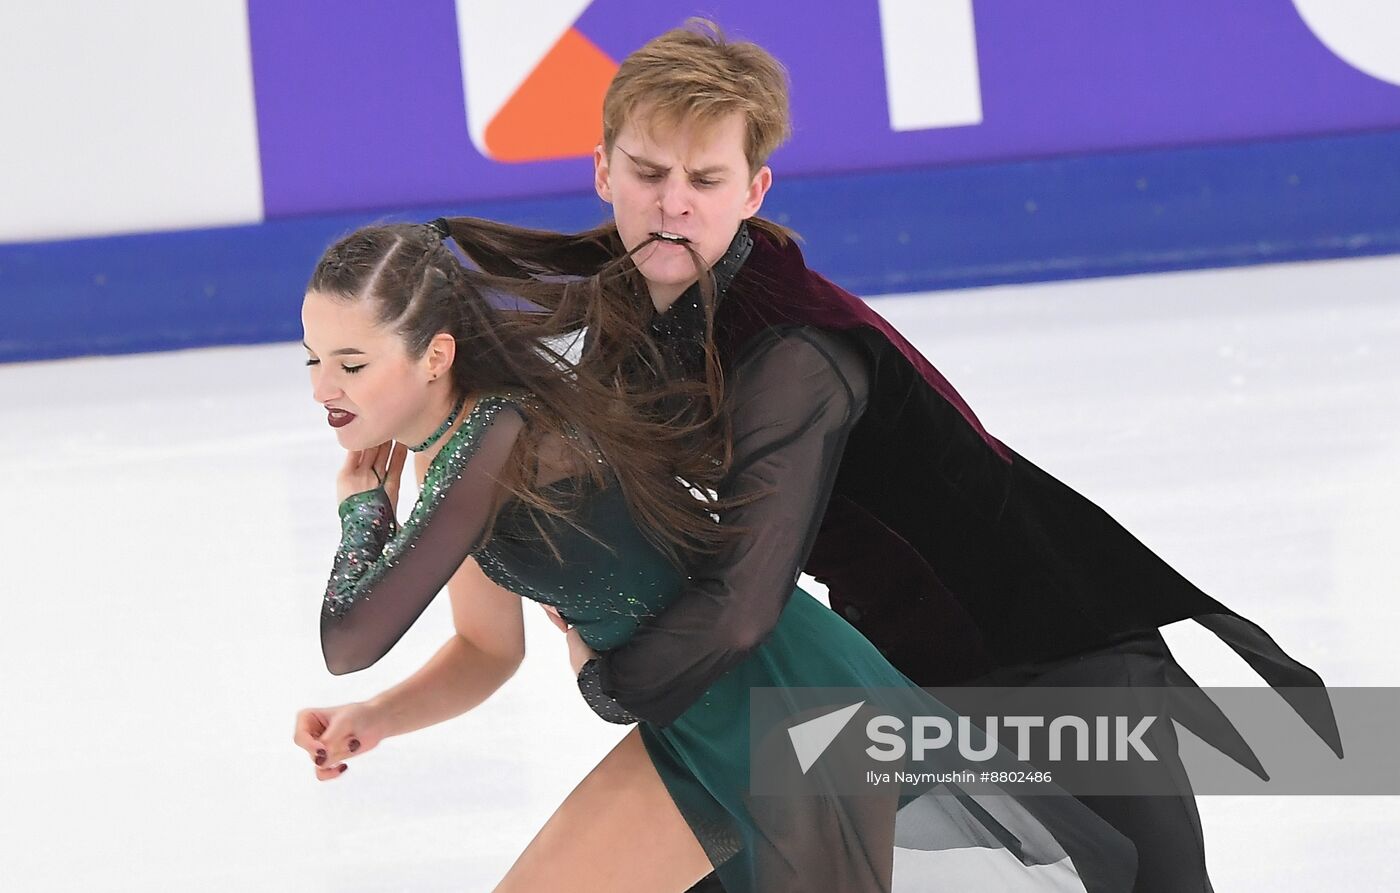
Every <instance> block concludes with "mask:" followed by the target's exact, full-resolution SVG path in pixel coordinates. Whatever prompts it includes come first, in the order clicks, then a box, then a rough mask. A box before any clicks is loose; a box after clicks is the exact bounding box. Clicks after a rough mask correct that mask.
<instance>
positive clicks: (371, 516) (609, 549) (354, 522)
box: [321, 394, 684, 672]
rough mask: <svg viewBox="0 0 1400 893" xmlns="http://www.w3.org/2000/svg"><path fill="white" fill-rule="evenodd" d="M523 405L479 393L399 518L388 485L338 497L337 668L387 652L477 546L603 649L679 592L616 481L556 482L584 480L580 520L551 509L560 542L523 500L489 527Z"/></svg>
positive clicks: (483, 558)
mask: <svg viewBox="0 0 1400 893" xmlns="http://www.w3.org/2000/svg"><path fill="white" fill-rule="evenodd" d="M526 405H528V398H527V397H526V396H525V395H514V396H512V395H500V394H495V395H486V396H483V397H481V398H480V399H478V400H477V402H476V405H475V406H474V407H473V408H472V410H471V412H470V413H468V415H467V417H466V418H465V419H464V420H463V422H462V424H461V425H460V426H459V427H458V428H457V430H456V431H455V432H453V433H452V434H451V436H450V437H449V438H448V440H447V442H446V443H445V444H444V445H443V447H442V449H441V450H440V451H439V452H438V454H437V455H436V456H434V457H433V461H432V462H431V463H430V464H429V467H428V471H427V474H426V475H425V477H424V480H423V486H422V488H421V490H420V493H419V498H418V501H417V503H416V504H415V505H414V507H413V510H412V511H411V512H410V513H409V516H408V518H407V519H406V520H405V521H404V523H403V526H402V527H401V528H400V527H399V526H398V525H397V524H396V523H395V518H394V511H393V506H392V504H391V503H390V502H389V499H388V495H387V493H386V492H385V490H384V488H383V486H382V485H381V486H380V487H377V488H375V489H374V490H368V491H365V492H363V493H357V494H355V495H353V496H351V497H350V498H348V499H346V500H345V501H344V502H343V503H342V504H341V506H340V517H341V546H340V549H339V551H338V552H337V553H336V559H335V564H334V567H333V569H332V572H331V578H330V581H329V583H328V585H327V588H326V594H325V598H324V600H323V607H322V624H321V630H322V647H323V650H324V651H325V653H326V657H327V666H328V667H332V668H333V672H334V671H335V670H336V669H340V668H347V669H344V670H343V671H344V672H352V671H353V669H356V668H362V667H364V666H369V665H370V664H372V663H373V662H374V661H376V660H378V658H379V657H380V656H382V655H383V654H384V653H386V652H387V651H388V650H389V649H390V648H391V647H393V644H394V642H396V641H397V640H398V639H399V638H400V637H401V636H402V635H403V633H404V632H405V631H407V629H408V627H409V626H411V625H412V624H413V622H414V620H415V619H416V618H417V617H418V616H419V615H420V614H421V613H422V611H423V610H424V609H425V608H426V607H427V605H428V603H429V602H430V601H431V600H432V598H433V597H434V596H435V595H436V594H437V593H438V592H439V591H440V590H441V589H442V588H443V587H444V586H445V585H446V584H447V581H448V579H449V578H450V577H451V576H452V573H453V572H454V571H455V570H456V569H457V567H458V566H460V565H461V563H462V561H463V560H464V559H465V558H466V557H467V556H468V555H473V556H475V557H476V558H477V562H478V564H480V566H481V568H482V571H483V572H484V573H485V574H486V575H487V576H488V577H489V578H490V579H491V580H493V581H494V582H496V583H497V584H499V585H501V586H503V587H505V588H506V589H509V590H510V591H512V592H515V593H517V594H519V595H521V596H523V597H525V598H529V599H533V600H535V601H539V602H543V603H545V604H549V605H554V606H556V607H557V608H558V609H559V613H560V614H561V615H562V616H563V617H564V618H565V619H567V620H569V621H570V622H572V623H573V624H575V626H576V627H577V629H578V631H579V633H580V635H581V636H582V637H583V639H584V641H585V642H587V643H588V644H589V645H590V646H592V647H593V648H595V649H598V650H607V649H611V648H615V647H617V646H618V645H619V644H621V643H622V642H625V641H627V639H628V638H630V637H631V635H632V633H633V632H634V631H635V630H636V628H637V626H638V625H639V624H640V623H641V621H642V620H644V619H645V618H647V617H651V616H653V615H655V614H657V613H659V612H660V611H661V609H662V608H663V607H665V605H666V604H667V603H669V601H670V600H671V599H672V598H674V597H675V596H676V595H677V594H678V593H679V591H680V587H681V584H682V583H683V582H684V576H683V575H682V574H681V572H680V571H678V570H677V569H676V568H675V567H674V566H673V565H672V564H671V563H670V562H669V561H668V560H667V559H666V557H665V555H664V554H663V553H662V552H661V551H660V550H658V549H657V548H656V547H655V546H653V545H652V544H651V543H650V542H648V541H647V539H646V538H645V537H644V536H643V535H642V532H641V530H639V529H638V527H637V525H636V524H635V523H634V522H633V520H632V517H631V514H630V513H629V511H628V508H627V503H626V500H625V499H624V498H623V495H622V491H621V489H620V488H619V487H617V486H616V485H611V486H601V487H600V486H597V485H595V484H593V483H591V482H589V481H587V480H580V479H566V480H564V481H560V482H558V483H556V484H553V485H552V486H554V487H566V488H579V489H578V490H577V491H576V493H577V494H578V495H580V496H581V497H582V498H581V499H579V500H578V508H577V512H576V513H575V514H574V516H573V519H574V520H575V521H576V522H577V526H575V525H573V524H568V523H566V522H563V521H554V520H551V519H545V522H544V523H545V524H546V525H547V529H548V530H549V534H550V540H551V542H552V544H553V549H551V548H550V544H548V543H545V542H544V541H542V540H541V538H540V535H539V533H538V531H536V529H535V526H534V523H533V520H532V519H531V518H530V517H529V516H528V515H527V512H526V510H525V507H524V506H523V504H521V503H520V502H519V501H511V502H507V503H506V504H505V506H504V507H503V508H502V509H501V511H500V513H499V514H498V516H497V517H496V519H495V526H494V528H493V529H492V536H491V537H489V538H488V537H486V536H485V534H486V528H487V525H488V524H490V523H491V506H492V505H493V504H495V501H496V499H497V494H498V491H499V489H500V484H499V483H498V482H499V480H500V475H501V473H502V471H503V469H504V467H505V464H506V460H507V458H508V457H509V455H510V454H511V451H512V449H513V447H514V444H515V441H516V438H517V437H518V436H519V434H520V432H521V430H522V428H523V426H524V419H525V417H526V410H525V409H524V407H525V406H526ZM483 542H485V543H486V545H484V546H482V545H481V544H482V543H483ZM556 553H557V554H556Z"/></svg>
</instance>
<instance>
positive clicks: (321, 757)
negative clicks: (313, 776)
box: [316, 751, 326, 766]
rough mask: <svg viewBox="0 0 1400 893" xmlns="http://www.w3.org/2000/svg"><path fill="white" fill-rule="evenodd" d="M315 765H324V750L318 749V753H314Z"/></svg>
mask: <svg viewBox="0 0 1400 893" xmlns="http://www.w3.org/2000/svg"><path fill="white" fill-rule="evenodd" d="M316 765H317V766H324V765H326V752H325V751H320V752H319V753H317V754H316Z"/></svg>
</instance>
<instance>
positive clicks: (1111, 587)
mask: <svg viewBox="0 0 1400 893" xmlns="http://www.w3.org/2000/svg"><path fill="white" fill-rule="evenodd" d="M748 232H750V233H751V235H752V242H753V245H752V249H751V250H750V251H749V252H748V256H747V258H745V259H744V260H743V261H742V265H741V266H740V267H739V268H738V270H737V272H736V273H735V275H734V278H733V280H732V282H731V283H730V284H729V287H728V289H727V291H726V293H725V296H724V299H723V301H722V302H721V303H720V306H719V309H718V313H717V318H716V337H717V340H718V341H719V343H720V346H721V351H722V356H724V357H726V367H727V366H728V358H731V357H733V356H735V355H736V354H737V353H738V352H740V351H741V350H742V348H743V347H744V346H745V345H746V344H747V343H749V342H750V341H751V340H752V339H753V338H754V337H755V336H757V335H758V334H760V333H762V332H763V331H765V330H767V329H768V328H770V327H772V326H780V325H789V324H796V325H804V326H812V327H816V328H820V329H824V330H827V331H832V332H844V333H847V334H846V337H848V338H850V339H852V340H853V341H854V342H855V343H857V344H858V345H859V348H860V350H861V351H863V353H864V355H865V356H866V358H867V359H868V362H869V364H870V368H871V369H872V370H873V387H872V389H871V395H870V402H869V406H868V408H867V409H866V411H865V413H864V416H863V417H862V418H861V419H860V421H859V422H858V423H857V424H856V425H855V427H854V429H853V430H852V432H851V434H850V438H849V441H848V442H847V445H846V449H845V453H844V456H843V458H842V459H841V461H840V469H839V471H838V473H837V478H836V484H835V488H834V490H833V492H832V497H831V500H830V503H829V505H828V508H827V511H826V515H825V517H824V520H823V522H822V525H821V530H820V533H819V534H818V537H817V539H816V541H815V544H814V546H813V548H812V551H811V553H810V556H809V558H808V561H807V564H806V570H807V572H808V573H810V574H811V575H812V576H813V577H815V578H816V579H818V580H819V581H821V582H822V583H824V584H826V585H827V586H828V587H829V588H830V601H831V606H832V608H833V609H835V610H836V611H838V612H840V613H841V614H843V615H844V616H845V617H846V618H847V619H848V620H849V621H850V622H851V623H852V624H853V625H854V626H856V627H857V628H858V629H859V630H860V631H861V632H862V633H864V634H865V635H866V636H867V637H868V638H869V639H870V640H871V641H872V642H873V643H875V645H877V646H878V647H879V648H880V649H881V650H882V651H883V652H884V653H885V654H886V656H887V657H888V658H889V659H890V661H891V662H892V663H893V664H894V665H895V666H897V667H898V668H899V669H900V670H901V671H902V672H904V673H905V675H907V676H909V677H910V678H911V679H913V680H914V681H915V682H917V683H919V684H920V685H925V686H934V685H949V684H956V683H958V682H961V681H967V680H970V679H973V678H976V677H978V676H981V675H983V674H985V673H988V672H991V671H994V670H997V669H1004V668H1007V667H1015V666H1018V665H1022V664H1026V665H1029V664H1033V663H1035V662H1037V661H1044V660H1050V659H1054V658H1062V657H1066V656H1069V655H1072V654H1076V653H1079V652H1084V651H1088V650H1092V649H1095V648H1100V647H1103V646H1105V645H1109V644H1112V643H1114V642H1116V641H1118V640H1120V639H1124V638H1128V637H1130V636H1133V635H1134V634H1138V633H1141V632H1144V631H1149V630H1153V629H1156V628H1157V627H1159V626H1162V625H1164V624H1168V623H1172V622H1175V621H1178V620H1183V619H1186V618H1193V619H1195V620H1196V621H1197V622H1198V623H1200V624H1202V625H1203V626H1205V627H1206V628H1207V629H1209V630H1211V631H1212V632H1213V633H1215V634H1216V635H1217V636H1219V637H1220V638H1221V639H1222V640H1223V641H1224V642H1225V643H1226V644H1228V645H1229V646H1230V647H1231V648H1232V649H1234V650H1235V651H1236V652H1237V653H1238V654H1240V655H1241V656H1242V657H1243V658H1244V659H1245V660H1246V661H1247V662H1248V663H1249V664H1250V666H1251V667H1253V668H1254V670H1255V671H1256V672H1258V673H1259V674H1260V676H1261V677H1262V678H1263V679H1264V680H1265V681H1267V682H1268V683H1269V684H1270V685H1271V686H1274V687H1275V688H1278V689H1282V691H1281V694H1283V695H1284V697H1286V698H1287V699H1288V700H1289V703H1290V704H1291V706H1292V707H1293V709H1294V710H1296V711H1297V713H1298V714H1299V715H1300V716H1301V717H1302V718H1303V719H1304V720H1305V721H1306V722H1307V723H1308V725H1309V726H1311V727H1312V729H1313V730H1314V731H1315V732H1316V733H1317V734H1318V735H1319V736H1320V737H1321V738H1322V739H1323V740H1324V741H1326V742H1327V744H1328V746H1330V747H1331V748H1332V750H1333V751H1335V752H1336V753H1337V754H1338V755H1339V756H1340V755H1341V753H1342V745H1341V739H1340V735H1339V732H1338V729H1337V724H1336V719H1335V717H1334V715H1333V711H1332V705H1331V701H1330V699H1329V697H1328V695H1327V692H1326V689H1325V687H1324V686H1323V682H1322V679H1321V678H1320V677H1319V676H1318V674H1317V673H1315V672H1313V671H1312V670H1311V669H1309V668H1308V667H1306V666H1304V665H1303V664H1301V663H1299V662H1298V661H1296V660H1294V659H1293V658H1292V657H1290V656H1289V655H1288V654H1286V653H1285V652H1284V651H1283V649H1282V648H1280V647H1279V645H1278V644H1277V643H1276V642H1274V640H1273V639H1272V638H1271V637H1270V636H1269V635H1268V633H1266V632H1265V631H1264V630H1263V629H1261V628H1260V627H1259V626H1258V625H1256V624H1254V623H1252V622H1250V621H1249V620H1247V619H1245V618H1244V617H1241V616H1240V615H1239V614H1237V613H1235V612H1234V611H1232V610H1230V609H1229V608H1227V607H1226V606H1225V605H1223V604H1221V603H1220V602H1219V601H1217V600H1216V599H1214V598H1212V597H1211V596H1209V595H1207V594H1206V593H1204V592H1202V591H1201V590H1200V589H1199V588H1197V587H1196V586H1195V585H1193V584H1192V583H1191V582H1190V581H1189V580H1187V579H1186V578H1185V577H1183V576H1182V575H1181V574H1179V573H1177V572H1176V571H1175V570H1173V569H1172V567H1171V566H1169V565H1168V564H1167V563H1166V562H1165V561H1163V560H1162V559H1161V558H1159V557H1158V556H1157V555H1156V554H1154V553H1153V552H1152V550H1150V549H1149V548H1147V547H1146V546H1145V545H1144V544H1143V543H1142V542H1140V541H1139V540H1138V539H1137V538H1136V537H1134V536H1133V535H1132V534H1131V533H1129V532H1128V531H1127V530H1126V529H1124V528H1123V527H1122V526H1121V525H1120V524H1118V523H1117V522H1116V521H1115V520H1114V519H1113V518H1111V517H1110V516H1109V515H1108V514H1107V513H1106V512H1104V511H1103V510H1102V509H1100V508H1099V507H1098V506H1096V505H1094V504H1093V503H1092V502H1091V501H1089V500H1088V499H1086V498H1085V497H1083V496H1082V495H1080V494H1079V493H1077V492H1076V491H1075V490H1073V489H1071V488H1070V487H1068V486H1067V485H1065V484H1063V483H1061V482H1060V481H1059V480H1057V479H1055V478H1054V477H1053V476H1051V475H1050V474H1048V473H1047V472H1045V471H1043V470H1042V469H1040V468H1039V467H1037V466H1036V465H1035V464H1034V463H1032V462H1031V461H1030V460H1028V459H1026V458H1025V457H1023V456H1021V455H1019V454H1018V453H1016V452H1015V451H1014V450H1012V449H1011V448H1010V447H1008V446H1006V445H1005V444H1003V443H1001V442H1000V441H999V440H997V439H996V438H995V437H993V436H992V435H991V434H989V433H987V432H986V431H985V429H983V427H982V425H981V424H980V423H979V422H978V420H977V418H976V416H975V415H974V414H973V412H972V410H971V409H970V408H969V407H968V406H967V404H966V403H965V402H964V401H963V400H962V398H961V397H960V396H959V395H958V393H957V392H956V391H955V390H954V389H953V387H952V385H951V384H949V382H948V381H947V380H946V379H945V378H944V377H943V376H942V375H941V374H940V373H939V372H938V370H937V369H935V368H934V367H933V365H932V364H930V363H929V362H928V360H926V359H925V358H924V357H923V356H922V355H920V354H919V352H918V351H917V350H915V349H914V347H913V346H912V345H911V344H910V343H909V342H908V341H907V340H905V339H904V337H903V336H901V335H900V334H899V333H898V332H897V331H895V330H894V328H893V327H892V326H890V324H889V323H887V322H886V321H885V320H883V319H882V318H880V317H879V316H878V315H877V314H876V313H875V312H874V311H873V310H871V309H870V308H869V307H868V306H867V305H866V304H864V303H863V302H862V301H860V300H859V299H857V298H856V297H854V296H853V295H851V294H850V293H848V292H846V291H844V290H842V289H841V288H839V287H837V286H836V285H834V284H833V283H831V282H829V281H828V280H826V279H825V278H823V277H822V276H820V275H818V274H817V273H815V272H813V271H811V270H809V269H808V268H807V266H806V264H805V263H804V261H803V258H802V254H801V252H800V251H799V250H798V248H797V247H796V245H794V244H791V243H789V244H786V245H782V244H779V241H778V239H777V238H775V237H774V236H772V235H771V234H769V233H768V232H766V231H764V230H762V229H760V228H758V227H751V228H748ZM740 238H744V234H743V232H742V231H741V233H740ZM1181 675H1182V678H1181V679H1179V680H1177V681H1180V682H1181V683H1182V684H1183V685H1184V686H1187V688H1186V689H1185V690H1183V691H1182V692H1181V693H1180V694H1179V695H1178V705H1177V708H1178V709H1177V710H1176V712H1175V718H1176V719H1177V720H1178V721H1180V722H1182V723H1183V724H1184V725H1186V726H1187V727H1188V728H1190V729H1191V730H1192V731H1193V732H1194V733H1195V734H1197V735H1199V736H1200V737H1202V738H1203V739H1204V740H1206V741H1208V742H1209V743H1210V744H1212V746H1214V747H1216V748H1218V749H1220V750H1221V751H1222V752H1223V753H1226V754H1227V755H1229V756H1231V757H1232V758H1234V759H1235V760H1236V761H1238V762H1240V763H1241V764H1242V765H1244V766H1246V767H1248V768H1250V769H1251V770H1253V771H1255V772H1256V773H1257V774H1259V775H1261V776H1264V772H1263V768H1262V767H1261V766H1260V765H1259V761H1258V760H1257V758H1256V757H1255V755H1254V754H1253V752H1252V751H1251V750H1250V749H1249V747H1248V745H1247V744H1246V743H1245V742H1244V741H1243V739H1242V738H1241V737H1240V736H1239V734H1238V733H1237V732H1236V731H1235V729H1234V728H1233V726H1231V724H1230V723H1229V722H1228V720H1226V719H1225V717H1224V716H1223V714H1221V713H1220V711H1219V710H1218V709H1216V708H1215V705H1214V704H1213V703H1212V702H1211V701H1210V700H1209V699H1208V698H1206V697H1205V695H1204V694H1203V693H1200V692H1199V690H1198V689H1196V688H1195V686H1194V684H1193V683H1192V682H1191V680H1190V679H1189V677H1186V676H1185V675H1184V674H1181Z"/></svg>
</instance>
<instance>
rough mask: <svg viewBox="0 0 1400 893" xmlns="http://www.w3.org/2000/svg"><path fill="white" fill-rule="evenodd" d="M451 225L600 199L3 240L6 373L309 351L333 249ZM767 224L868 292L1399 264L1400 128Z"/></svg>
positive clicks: (883, 196) (880, 178) (786, 196)
mask: <svg viewBox="0 0 1400 893" xmlns="http://www.w3.org/2000/svg"><path fill="white" fill-rule="evenodd" d="M442 213H464V214H473V215H477V216H485V217H494V218H498V219H502V220H507V221H510V222H513V223H519V224H524V225H529V226H543V227H550V228H555V229H583V228H586V227H588V226H591V225H593V224H595V223H597V222H599V221H600V220H601V219H603V217H604V216H605V213H606V208H605V207H604V206H603V205H601V204H600V203H599V202H598V201H597V199H595V198H593V197H592V196H591V195H585V196H572V197H564V198H557V199H542V200H530V201H518V202H492V203H481V204H474V205H468V206H461V207H456V208H432V209H423V210H418V211H414V212H412V213H411V214H406V213H397V214H392V215H386V214H382V213H379V214H370V213H358V214H345V215H338V216H334V217H316V218H304V219H293V220H280V221H272V222H268V223H265V224H261V225H258V226H244V227H230V228H222V229H212V230H199V231H186V232H176V233H162V234H153V235H140V236H117V237H111V238H101V239H82V240H74V241H66V242H49V243H34V244H16V245H0V306H3V307H4V314H5V322H6V325H5V326H4V329H3V331H0V362H8V361H15V360H32V359H44V358H54V357H67V356H79V355H86V354H103V353H108V354H115V353H131V352H138V351H149V350H170V349H178V348H187V347H199V346H205V345H213V344H248V343H258V342H268V341H289V340H296V339H297V338H299V337H300V335H301V325H300V320H299V316H298V308H299V304H300V299H301V289H302V286H303V285H304V283H305V281H306V278H307V276H308V275H309V273H310V270H311V267H312V265H313V264H314V262H315V259H316V257H317V256H318V255H319V253H320V251H321V250H322V249H323V248H324V247H325V246H326V245H327V244H328V243H329V242H331V241H333V240H334V238H335V237H336V236H338V235H339V234H341V233H344V232H346V231H348V230H350V229H352V228H354V227H355V226H358V225H360V224H362V223H365V222H369V221H372V220H376V219H417V220H424V219H429V218H431V217H434V216H437V215H438V214H442ZM764 213H765V215H766V216H769V217H772V218H774V219H777V220H780V221H782V222H785V223H787V224H789V225H791V226H793V227H794V228H796V229H797V230H798V231H799V232H801V233H802V235H803V236H804V238H805V240H806V241H805V246H804V250H805V252H806V254H807V258H808V262H809V263H810V264H811V266H812V267H813V268H815V269H818V270H821V271H822V272H824V273H826V274H827V275H828V276H830V277H831V278H832V279H834V280H835V281H837V282H839V283H840V284H842V285H844V286H846V287H847V288H849V289H851V290H852V291H855V292H857V293H859V294H862V295H879V294H888V293H891V292H910V291H924V290H933V289H949V288H966V287H971V286H980V285H992V284H1000V283H1012V282H1028V281H1037V280H1048V279H1068V278H1078V277H1090V276H1112V275H1123V274H1129V273H1142V272H1157V271H1166V270H1181V269H1191V268H1197V267H1217V266H1234V265H1242V264H1253V263H1268V262H1275V261H1289V260H1304V259H1314V258H1327V257H1347V256H1357V255H1368V254H1382V253H1390V252H1400V132H1395V131H1387V132H1382V133H1371V134H1353V135H1347V136H1337V137H1327V138H1314V139H1307V140H1292V141H1278V142H1260V143H1247V144H1240V145H1231V146H1216V147H1207V148H1189V149H1171V150H1160V151H1147V152H1132V153H1121V154H1113V155H1096V156H1080V157H1068V158H1058V159H1048V160H1041V161H1028V162H1017V163H1014V164H996V165H976V166H966V167H956V168H938V169H918V170H907V171H885V172H878V173H861V174H849V175H840V176H826V177H821V178H810V179H793V180H781V179H780V180H779V181H778V185H777V187H776V188H775V189H774V191H773V192H772V193H770V194H769V200H768V203H767V204H766V205H765V207H764Z"/></svg>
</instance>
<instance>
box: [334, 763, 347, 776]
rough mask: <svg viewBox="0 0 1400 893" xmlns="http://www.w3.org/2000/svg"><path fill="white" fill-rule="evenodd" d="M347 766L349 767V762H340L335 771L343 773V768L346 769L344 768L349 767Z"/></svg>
mask: <svg viewBox="0 0 1400 893" xmlns="http://www.w3.org/2000/svg"><path fill="white" fill-rule="evenodd" d="M349 768H350V764H349V763H341V764H340V768H339V769H337V770H336V771H337V772H340V773H342V774H343V773H344V772H345V770H346V769H349Z"/></svg>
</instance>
